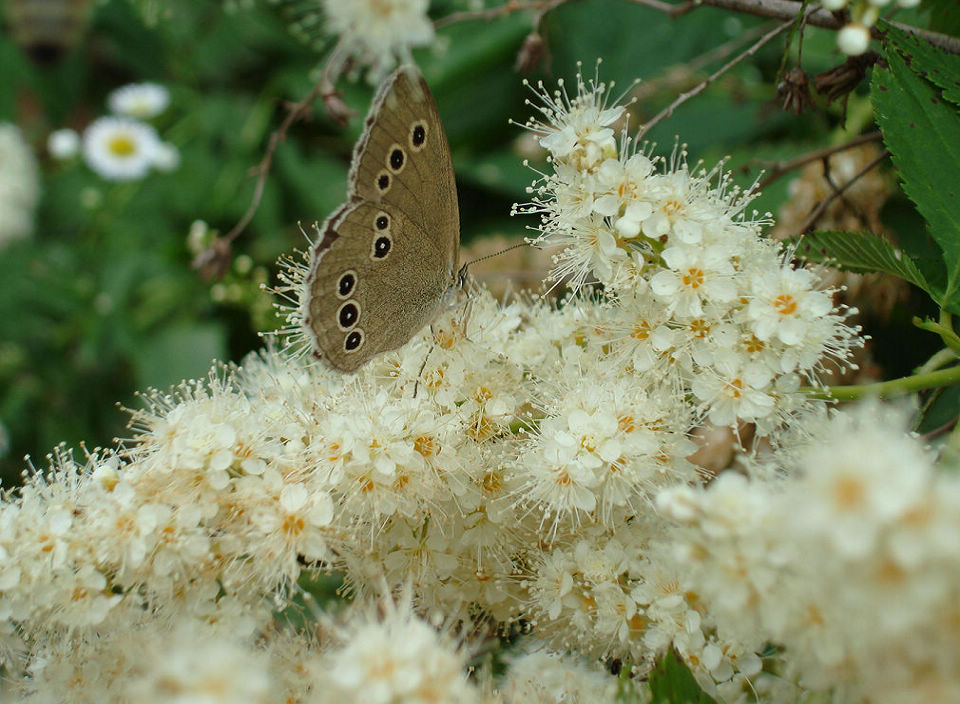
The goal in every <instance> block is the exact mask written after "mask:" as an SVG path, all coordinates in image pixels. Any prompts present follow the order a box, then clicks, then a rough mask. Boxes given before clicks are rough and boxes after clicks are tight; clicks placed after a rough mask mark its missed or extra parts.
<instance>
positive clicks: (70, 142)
mask: <svg viewBox="0 0 960 704" xmlns="http://www.w3.org/2000/svg"><path fill="white" fill-rule="evenodd" d="M47 151H48V152H50V156H52V157H53V158H54V159H72V158H73V157H75V156H76V155H77V154H78V153H79V152H80V135H78V134H77V133H76V131H74V130H72V129H70V128H69V127H64V128H63V129H60V130H55V131H53V132H51V133H50V136H49V137H47Z"/></svg>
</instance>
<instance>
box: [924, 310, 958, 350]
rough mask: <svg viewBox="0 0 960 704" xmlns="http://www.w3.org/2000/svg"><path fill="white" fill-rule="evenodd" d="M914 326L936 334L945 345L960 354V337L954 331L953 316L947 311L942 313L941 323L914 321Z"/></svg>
mask: <svg viewBox="0 0 960 704" xmlns="http://www.w3.org/2000/svg"><path fill="white" fill-rule="evenodd" d="M913 324H914V325H916V326H917V327H918V328H920V329H921V330H927V331H929V332H932V333H936V334H937V335H939V336H940V339H942V340H943V344H945V345H946V346H947V347H949V348H950V349H951V350H953V351H954V352H956V353H957V354H960V337H958V336H957V333H955V332H954V331H953V316H952V315H950V313H948V312H947V311H945V310H941V311H940V321H939V322H937V323H935V322H933V321H932V320H920V319H919V318H914V319H913Z"/></svg>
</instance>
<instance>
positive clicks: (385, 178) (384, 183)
mask: <svg viewBox="0 0 960 704" xmlns="http://www.w3.org/2000/svg"><path fill="white" fill-rule="evenodd" d="M377 188H379V189H380V192H381V193H386V192H387V191H388V190H390V174H388V173H387V172H386V169H384V170H383V171H381V172H380V173H379V174H377Z"/></svg>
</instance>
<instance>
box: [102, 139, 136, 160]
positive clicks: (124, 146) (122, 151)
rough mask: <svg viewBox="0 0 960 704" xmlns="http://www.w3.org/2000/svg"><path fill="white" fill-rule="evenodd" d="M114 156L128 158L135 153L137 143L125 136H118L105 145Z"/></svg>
mask: <svg viewBox="0 0 960 704" xmlns="http://www.w3.org/2000/svg"><path fill="white" fill-rule="evenodd" d="M107 148H108V149H109V150H110V153H111V154H113V155H114V156H130V155H131V154H133V153H134V152H136V151H137V143H136V142H134V141H133V140H132V139H130V137H128V136H127V135H125V134H118V135H116V136H115V137H113V138H112V139H111V140H110V143H109V144H108V145H107Z"/></svg>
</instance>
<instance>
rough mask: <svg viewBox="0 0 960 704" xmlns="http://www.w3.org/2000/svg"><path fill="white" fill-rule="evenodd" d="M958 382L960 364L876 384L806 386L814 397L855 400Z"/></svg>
mask: <svg viewBox="0 0 960 704" xmlns="http://www.w3.org/2000/svg"><path fill="white" fill-rule="evenodd" d="M954 384H960V366H954V367H950V368H948V369H940V370H938V371H935V372H928V373H926V374H914V375H913V376H905V377H902V378H900V379H891V380H890V381H881V382H878V383H876V384H860V385H854V386H830V387H827V389H826V390H820V389H813V388H811V387H806V390H808V391H809V392H810V393H811V394H812V395H813V396H814V397H816V398H822V399H826V400H834V401H856V400H858V399H861V398H867V397H869V396H877V397H879V398H891V397H893V396H902V395H904V394H908V393H912V392H914V391H922V390H923V389H935V388H939V387H941V386H952V385H954Z"/></svg>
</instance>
